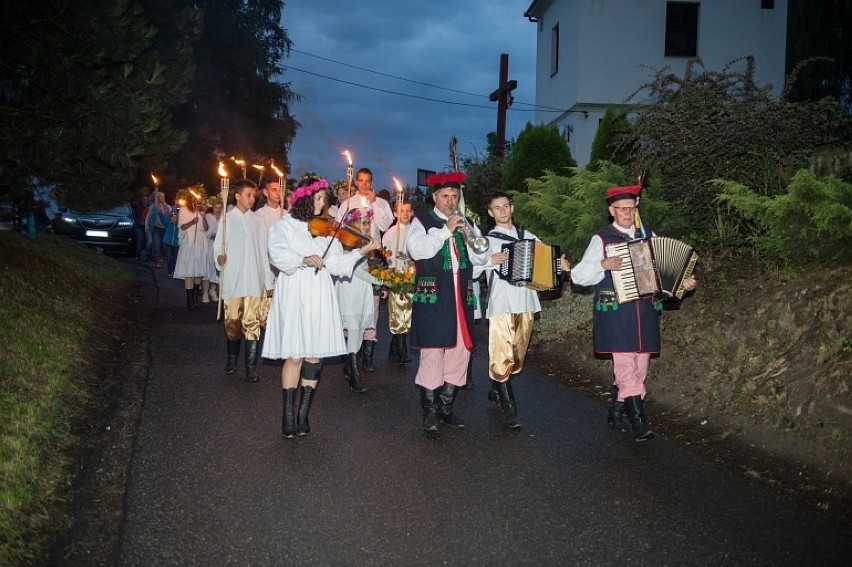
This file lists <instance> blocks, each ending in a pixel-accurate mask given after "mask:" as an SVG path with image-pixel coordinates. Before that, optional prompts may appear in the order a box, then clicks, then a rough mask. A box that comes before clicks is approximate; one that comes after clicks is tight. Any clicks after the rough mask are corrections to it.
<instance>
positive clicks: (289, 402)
mask: <svg viewBox="0 0 852 567" xmlns="http://www.w3.org/2000/svg"><path fill="white" fill-rule="evenodd" d="M281 392H282V393H283V394H284V407H283V409H282V411H281V435H283V436H284V437H287V438H288V439H292V438H293V437H295V436H296V409H295V405H296V388H284V389H282V390H281Z"/></svg>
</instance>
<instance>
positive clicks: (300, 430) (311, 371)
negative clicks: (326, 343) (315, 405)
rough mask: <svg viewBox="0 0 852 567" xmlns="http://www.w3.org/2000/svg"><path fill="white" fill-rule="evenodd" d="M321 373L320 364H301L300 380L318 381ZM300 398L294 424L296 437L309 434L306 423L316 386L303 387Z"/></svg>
mask: <svg viewBox="0 0 852 567" xmlns="http://www.w3.org/2000/svg"><path fill="white" fill-rule="evenodd" d="M320 372H322V362H302V380H309V381H315V380H316V381H318V380H319V379H320ZM301 390H302V397H301V398H300V399H299V415H298V422H297V424H296V434H297V435H307V434H308V433H310V432H311V426H310V424H309V423H308V413H310V411H311V401H312V400H313V395H314V394H315V393H316V391H317V389H316V386H307V385H304V386H302V388H301Z"/></svg>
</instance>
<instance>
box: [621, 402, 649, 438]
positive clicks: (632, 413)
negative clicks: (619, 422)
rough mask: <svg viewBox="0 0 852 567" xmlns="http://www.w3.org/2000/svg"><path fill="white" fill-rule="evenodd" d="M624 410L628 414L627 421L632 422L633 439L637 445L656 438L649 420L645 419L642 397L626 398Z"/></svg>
mask: <svg viewBox="0 0 852 567" xmlns="http://www.w3.org/2000/svg"><path fill="white" fill-rule="evenodd" d="M624 410H625V412H626V413H627V419H629V420H630V428H631V429H632V430H633V438H634V439H635V440H636V442H637V443H642V442H643V441H647V440H648V439H651V438H653V437H654V432H653V431H651V428H650V427H649V426H648V420H647V419H645V409H644V408H643V407H642V396H630V397H628V398H624Z"/></svg>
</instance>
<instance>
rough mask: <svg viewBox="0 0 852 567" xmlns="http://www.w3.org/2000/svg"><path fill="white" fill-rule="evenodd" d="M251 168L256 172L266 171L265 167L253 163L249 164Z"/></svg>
mask: <svg viewBox="0 0 852 567" xmlns="http://www.w3.org/2000/svg"><path fill="white" fill-rule="evenodd" d="M251 166H252V167H253V168H255V169H256V170H258V171H263V170H264V169H266V166H265V165H260V164H258V163H253V164H251Z"/></svg>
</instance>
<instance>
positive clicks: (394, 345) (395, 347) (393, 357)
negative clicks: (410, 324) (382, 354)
mask: <svg viewBox="0 0 852 567" xmlns="http://www.w3.org/2000/svg"><path fill="white" fill-rule="evenodd" d="M388 360H390V361H391V362H400V360H399V335H393V334H392V335H391V340H390V349H389V350H388Z"/></svg>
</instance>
